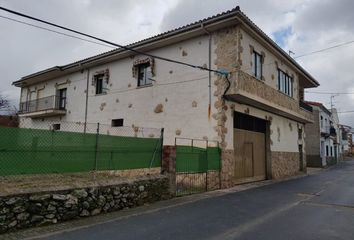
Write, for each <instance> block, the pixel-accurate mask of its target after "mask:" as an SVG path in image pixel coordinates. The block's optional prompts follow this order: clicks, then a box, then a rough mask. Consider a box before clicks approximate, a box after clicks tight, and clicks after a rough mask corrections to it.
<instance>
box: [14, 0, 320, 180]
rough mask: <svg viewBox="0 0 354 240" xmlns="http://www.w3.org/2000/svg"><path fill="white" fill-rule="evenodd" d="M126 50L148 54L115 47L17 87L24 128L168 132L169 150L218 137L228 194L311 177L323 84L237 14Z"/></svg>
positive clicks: (31, 77)
mask: <svg viewBox="0 0 354 240" xmlns="http://www.w3.org/2000/svg"><path fill="white" fill-rule="evenodd" d="M128 47H129V48H133V49H135V50H138V51H139V52H144V53H148V54H150V56H145V55H144V54H137V53H136V52H132V51H129V50H126V49H123V48H118V49H115V50H112V51H109V52H106V53H103V54H100V55H97V56H93V57H90V58H87V59H83V60H80V61H78V62H74V63H70V64H67V65H64V66H56V67H52V68H49V69H46V70H43V71H40V72H37V73H34V74H31V75H28V76H25V77H23V78H21V79H20V80H18V81H16V82H14V83H13V84H14V85H15V86H17V87H20V88H21V99H20V102H21V103H20V114H19V116H20V126H22V127H31V126H37V127H38V126H41V125H45V124H48V123H56V124H57V125H56V127H58V124H61V125H62V126H61V129H62V130H65V127H63V126H64V125H65V123H66V122H76V123H78V124H82V123H83V124H84V125H85V123H87V122H90V123H95V122H100V123H105V124H112V126H117V127H119V126H134V127H137V126H138V127H139V126H141V127H154V128H164V129H165V135H164V145H174V143H175V138H176V137H185V138H196V139H209V140H215V141H218V142H219V146H220V148H221V158H222V185H223V187H229V186H232V185H234V184H237V183H242V182H249V181H256V180H263V179H271V178H281V177H284V176H289V175H294V174H297V173H299V172H300V171H304V170H305V168H306V160H305V141H304V134H303V132H304V129H305V124H306V123H311V122H313V115H312V108H311V107H310V106H308V105H307V104H306V103H304V89H305V88H313V87H317V86H318V85H319V84H318V82H317V81H316V80H315V79H314V78H313V77H312V76H311V75H310V74H309V73H308V72H307V71H305V70H304V69H303V68H302V67H301V66H300V65H299V64H298V63H297V62H296V61H295V60H294V59H292V58H291V57H290V56H289V55H288V54H287V53H286V52H285V51H283V50H282V49H281V48H280V47H279V46H278V45H277V44H276V43H275V42H274V41H273V40H272V39H270V38H269V37H268V36H267V35H266V34H265V33H264V32H263V31H262V30H261V29H260V28H259V27H257V26H256V25H255V24H254V23H253V22H252V21H251V20H250V19H249V18H248V17H247V16H246V15H245V14H244V13H243V12H242V11H240V9H239V7H236V8H235V9H233V10H231V11H227V12H224V13H221V14H218V15H216V16H212V17H209V18H206V19H203V20H201V21H198V22H195V23H191V24H188V25H186V26H183V27H180V28H177V29H174V30H171V31H168V32H166V33H162V34H159V35H157V36H154V37H151V38H148V39H144V40H142V41H139V42H136V43H133V44H130V45H128ZM151 55H154V56H159V57H162V58H168V59H174V60H177V61H181V62H185V63H190V64H193V65H197V66H201V67H202V68H209V69H214V70H217V71H218V72H219V73H225V74H218V73H213V72H210V71H206V70H201V69H199V68H192V67H187V66H184V65H180V64H176V63H172V62H169V61H164V60H163V59H161V58H154V57H151Z"/></svg>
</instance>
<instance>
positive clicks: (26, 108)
mask: <svg viewBox="0 0 354 240" xmlns="http://www.w3.org/2000/svg"><path fill="white" fill-rule="evenodd" d="M63 100H64V101H63ZM46 110H65V99H61V98H60V97H59V96H56V95H53V96H49V97H44V98H38V99H35V100H31V101H27V102H21V103H20V111H19V113H20V114H24V113H32V112H39V111H46Z"/></svg>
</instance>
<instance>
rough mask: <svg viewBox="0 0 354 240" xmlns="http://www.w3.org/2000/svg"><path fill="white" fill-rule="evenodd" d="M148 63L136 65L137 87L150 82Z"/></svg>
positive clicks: (150, 74) (150, 73) (150, 75)
mask: <svg viewBox="0 0 354 240" xmlns="http://www.w3.org/2000/svg"><path fill="white" fill-rule="evenodd" d="M151 77H152V72H151V67H150V63H144V64H140V65H138V87H140V86H147V85H151V84H152V80H151Z"/></svg>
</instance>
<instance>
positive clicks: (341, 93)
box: [305, 91, 354, 95]
mask: <svg viewBox="0 0 354 240" xmlns="http://www.w3.org/2000/svg"><path fill="white" fill-rule="evenodd" d="M305 93H314V94H327V95H351V94H354V92H317V91H305Z"/></svg>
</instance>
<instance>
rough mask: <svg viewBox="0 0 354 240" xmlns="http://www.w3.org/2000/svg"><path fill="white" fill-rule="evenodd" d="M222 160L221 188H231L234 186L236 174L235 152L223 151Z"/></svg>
mask: <svg viewBox="0 0 354 240" xmlns="http://www.w3.org/2000/svg"><path fill="white" fill-rule="evenodd" d="M221 159H222V161H221V187H222V188H229V187H232V186H233V176H234V172H235V162H234V161H235V160H234V159H235V156H234V150H222V151H221Z"/></svg>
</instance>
